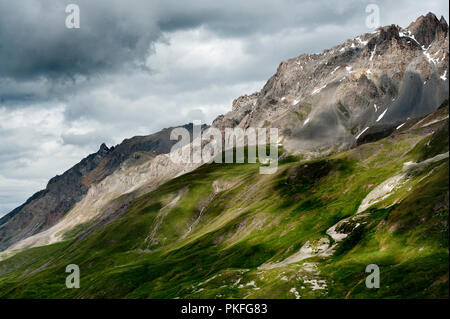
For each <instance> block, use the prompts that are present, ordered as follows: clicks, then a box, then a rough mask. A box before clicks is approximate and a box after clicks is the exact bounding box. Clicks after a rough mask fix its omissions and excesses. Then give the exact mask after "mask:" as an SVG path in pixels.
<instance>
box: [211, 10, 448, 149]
mask: <svg viewBox="0 0 450 319" xmlns="http://www.w3.org/2000/svg"><path fill="white" fill-rule="evenodd" d="M448 52H449V51H448V25H447V22H446V21H445V19H443V18H441V20H438V19H437V18H436V16H435V15H434V14H432V13H429V14H427V15H426V16H422V17H419V18H418V19H417V20H416V21H415V22H413V23H411V24H410V26H408V27H407V28H405V29H403V28H401V27H400V26H398V25H388V26H384V27H380V28H378V29H377V30H375V31H374V32H371V33H366V34H362V35H360V36H356V37H354V38H351V39H349V40H347V41H345V42H344V43H342V44H339V45H336V46H334V47H332V48H330V49H327V50H324V51H323V52H322V53H319V54H301V55H299V56H298V57H296V58H293V59H289V60H287V61H283V62H281V63H280V65H279V66H278V68H277V71H276V73H275V74H274V75H273V76H272V77H271V78H270V79H269V81H268V82H267V83H266V84H265V86H264V87H263V89H262V90H261V91H260V92H258V93H255V94H253V95H251V96H244V97H242V98H239V99H236V100H235V102H233V108H232V111H231V112H229V113H227V114H225V115H222V116H220V117H218V118H217V119H216V120H215V121H214V122H213V126H216V127H219V128H223V127H227V126H230V125H232V126H241V127H248V126H254V127H261V126H264V127H278V128H279V129H280V131H281V132H282V137H281V141H282V142H283V143H284V145H285V147H287V148H288V149H289V150H290V151H292V152H301V153H305V152H306V151H311V152H312V153H311V154H316V153H317V152H323V151H324V150H329V151H332V150H334V149H344V148H348V147H351V146H353V145H355V144H357V143H358V138H360V137H363V135H361V133H362V132H363V131H364V134H370V133H371V132H372V131H373V130H378V129H377V126H380V125H382V126H384V127H386V126H390V127H393V126H395V125H399V124H401V123H403V122H404V121H405V120H406V119H407V118H412V117H417V116H421V115H424V114H427V113H429V112H432V111H433V110H435V109H436V108H437V107H438V106H439V105H440V104H441V103H442V102H443V101H444V100H445V99H446V98H447V96H448V79H447V76H448V60H449V55H448Z"/></svg>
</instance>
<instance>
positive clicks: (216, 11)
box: [0, 0, 449, 216]
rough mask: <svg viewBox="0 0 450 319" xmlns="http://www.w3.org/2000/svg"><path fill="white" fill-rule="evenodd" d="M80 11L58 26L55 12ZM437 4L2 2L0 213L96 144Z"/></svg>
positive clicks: (174, 120)
mask: <svg viewBox="0 0 450 319" xmlns="http://www.w3.org/2000/svg"><path fill="white" fill-rule="evenodd" d="M69 3H76V4H78V5H79V7H80V11H81V12H80V15H81V28H80V29H67V28H66V27H65V20H66V16H67V14H66V13H65V7H66V5H67V4H69ZM369 3H376V4H378V5H379V8H380V18H381V25H387V24H392V23H395V24H398V25H400V26H402V27H406V26H407V25H409V23H410V22H412V21H413V20H415V19H416V18H417V17H418V16H420V15H423V14H426V13H427V12H429V11H432V12H434V13H435V14H436V15H437V16H438V18H439V17H440V16H441V15H444V17H445V18H446V20H447V21H448V10H449V8H448V3H447V1H444V0H442V1H440V0H429V1H401V0H399V1H362V0H360V1H356V0H355V1H351V0H349V1H322V0H312V1H293V0H284V1H274V0H267V1H250V0H246V1H243V0H237V1H210V0H208V1H206V0H205V1H195V0H190V1H167V0H164V1H162V0H161V1H155V0H151V1H145V0H142V1H130V0H127V1H125V0H124V1H119V0H116V1H114V0H95V1H93V0H71V1H60V0H52V1H50V0H22V1H10V0H0V216H1V215H3V214H5V213H7V212H9V211H10V210H12V209H13V208H15V207H16V206H18V205H20V204H21V203H23V202H24V201H25V200H26V199H27V198H28V197H29V196H31V195H32V194H33V193H34V192H36V191H38V190H40V189H43V188H45V186H46V183H47V181H48V179H50V178H51V177H53V176H55V175H56V174H61V173H63V172H64V171H65V170H67V169H68V168H70V167H71V166H72V165H74V164H76V163H77V162H79V161H80V160H81V158H83V157H85V156H86V155H88V154H89V153H92V152H95V151H97V150H98V148H99V145H100V144H101V143H102V142H106V143H107V145H108V146H111V145H115V144H118V143H120V142H121V141H122V140H123V139H124V138H127V137H131V136H134V135H144V134H150V133H152V132H156V131H158V130H160V129H162V128H164V127H168V126H173V125H180V124H184V123H188V122H191V121H193V120H196V119H201V120H203V121H205V122H207V123H211V121H212V120H213V119H214V118H215V117H216V116H217V115H219V114H223V113H225V112H227V111H229V110H230V109H231V102H232V100H233V99H234V98H236V97H238V96H240V95H243V94H250V93H253V92H255V91H259V90H260V89H261V88H262V86H263V85H264V83H265V81H267V80H268V78H269V77H270V76H271V75H272V74H273V73H274V72H275V71H276V68H277V66H278V64H279V63H280V62H281V61H283V60H286V59H288V58H292V57H295V56H298V55H300V54H302V53H314V52H320V51H322V50H323V49H326V48H329V47H331V46H333V45H336V44H339V43H340V42H342V41H344V40H346V39H348V38H351V37H354V36H356V35H358V34H361V33H365V32H369V31H373V30H371V29H369V28H368V27H367V26H366V25H365V19H366V16H367V14H366V12H365V8H366V6H367V5H368V4H369Z"/></svg>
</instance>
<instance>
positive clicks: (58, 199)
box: [0, 124, 192, 250]
mask: <svg viewBox="0 0 450 319" xmlns="http://www.w3.org/2000/svg"><path fill="white" fill-rule="evenodd" d="M184 127H185V128H187V129H188V130H189V131H192V124H187V125H185V126H184ZM171 130H172V128H167V129H164V130H162V131H160V132H158V133H156V134H152V135H149V136H136V137H133V138H131V139H126V140H124V141H123V142H122V143H121V144H119V145H117V146H116V147H111V148H108V147H107V146H106V145H105V144H102V145H101V146H100V149H99V150H98V151H97V152H96V153H94V154H91V155H89V156H88V157H86V158H84V159H83V160H82V161H81V162H80V163H78V164H76V165H75V166H73V167H72V168H71V169H69V170H68V171H66V172H65V173H64V174H62V175H60V176H56V177H54V178H52V179H51V180H50V181H49V182H48V185H47V187H46V189H45V190H42V191H39V192H37V193H36V194H34V195H33V196H32V197H30V198H29V199H28V200H27V202H26V203H24V204H23V205H21V206H19V207H18V208H16V209H14V210H13V211H12V212H10V213H9V214H7V215H6V216H4V217H3V218H1V219H0V250H3V249H5V248H7V247H9V246H10V245H12V244H14V243H16V242H18V241H20V240H22V239H24V238H26V237H29V236H32V235H34V234H36V233H39V232H42V231H45V230H46V229H48V228H50V227H51V226H53V225H55V224H56V223H57V222H58V221H59V220H61V218H63V217H64V216H65V214H66V213H67V212H69V211H70V209H72V208H73V207H74V205H75V204H76V203H77V202H79V201H80V200H81V199H82V198H83V197H84V196H85V195H86V194H87V193H88V191H89V189H90V188H91V187H92V185H96V184H98V183H100V182H101V181H102V180H104V179H105V178H106V177H108V176H110V175H111V174H112V173H113V172H115V171H116V170H118V169H119V168H120V166H121V165H122V164H123V163H124V162H125V161H127V160H128V162H130V164H129V165H137V164H139V163H142V162H146V161H149V160H150V159H152V158H154V157H155V156H156V155H158V154H164V153H168V152H169V151H170V149H171V147H172V145H173V144H175V143H176V141H171V140H170V132H171Z"/></svg>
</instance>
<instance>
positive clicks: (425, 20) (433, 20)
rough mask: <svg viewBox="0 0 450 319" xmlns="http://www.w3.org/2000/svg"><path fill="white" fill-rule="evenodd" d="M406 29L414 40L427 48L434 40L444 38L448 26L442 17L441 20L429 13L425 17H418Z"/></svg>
mask: <svg viewBox="0 0 450 319" xmlns="http://www.w3.org/2000/svg"><path fill="white" fill-rule="evenodd" d="M406 29H408V30H409V31H411V33H412V34H413V35H414V37H415V38H416V40H417V41H418V42H419V43H421V44H422V45H425V46H429V45H430V44H431V43H432V42H433V41H434V40H435V39H437V38H439V37H442V36H443V37H444V38H445V35H446V34H447V32H448V24H447V21H445V18H444V17H443V16H442V17H441V20H438V18H437V17H436V16H435V15H434V14H433V13H431V12H429V13H428V14H427V15H425V16H420V17H419V18H417V20H416V21H414V22H413V23H411V24H410V25H409V26H408V27H407V28H406Z"/></svg>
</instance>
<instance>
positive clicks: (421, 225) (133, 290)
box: [0, 108, 449, 298]
mask: <svg viewBox="0 0 450 319" xmlns="http://www.w3.org/2000/svg"><path fill="white" fill-rule="evenodd" d="M439 112H440V113H443V112H444V113H445V112H447V114H448V108H446V109H444V110H442V109H441V110H440V111H439ZM438 126H441V127H442V122H441V123H440V124H439V123H438V124H435V125H434V126H432V127H438ZM427 129H428V131H430V130H431V129H430V128H429V127H428V128H427ZM445 133H446V134H447V135H445ZM445 136H447V140H445V138H446V137H445ZM446 151H448V120H447V121H446V125H444V126H443V127H442V128H441V129H440V130H438V131H437V132H436V133H434V135H431V136H430V135H427V134H426V132H425V129H416V130H412V129H409V130H403V132H401V133H396V134H394V135H392V136H390V137H388V138H385V139H383V140H380V141H378V142H374V143H370V144H364V145H361V146H359V147H358V148H356V149H354V150H350V151H347V152H344V153H340V154H337V155H334V156H331V157H329V158H326V159H322V160H315V161H313V162H304V161H300V160H298V159H296V158H293V157H289V158H287V159H286V160H284V162H282V163H280V166H279V170H278V172H277V174H275V175H260V174H259V166H258V165H256V164H209V165H204V166H202V167H200V168H199V169H197V170H195V171H194V172H191V173H189V174H186V175H184V176H181V177H178V178H176V179H174V180H172V181H170V182H168V183H166V184H164V185H163V186H161V187H159V188H158V189H157V190H155V191H153V192H151V193H149V194H146V195H144V196H142V197H140V198H138V199H137V200H135V201H134V202H133V203H132V204H131V206H130V207H129V208H128V210H127V212H126V213H125V214H123V215H121V216H120V217H119V218H117V219H116V220H114V221H113V222H111V223H110V224H109V225H107V226H105V227H103V228H100V229H98V230H97V231H95V232H93V233H92V234H91V235H90V236H88V237H87V238H84V239H79V240H78V239H76V238H72V239H68V240H66V241H65V242H63V243H59V244H56V245H50V246H45V247H38V248H32V249H28V250H25V251H23V252H21V253H19V254H17V255H15V256H13V257H11V258H8V259H6V260H4V261H2V262H0V297H7V298H17V297H19V298H60V297H71V298H81V297H84V298H123V297H129V298H243V297H247V298H295V293H294V290H292V289H293V288H295V290H296V291H297V292H298V293H299V294H300V296H301V297H302V298H380V297H383V298H399V297H402V298H407V297H448V293H449V291H448V271H449V265H448V236H449V232H448V189H449V188H448V176H449V171H448V158H447V159H444V160H441V161H439V162H436V163H433V164H432V165H430V166H429V167H427V169H426V170H425V171H422V172H419V173H417V174H416V175H414V176H411V178H410V179H409V180H408V182H407V183H405V184H404V185H402V186H401V187H400V188H399V189H398V190H396V191H395V192H394V193H393V194H392V195H391V196H389V197H387V198H386V199H385V200H383V201H381V202H379V203H377V204H375V205H373V206H372V207H371V208H369V212H370V213H369V214H367V215H366V216H365V217H363V218H362V219H361V222H360V224H361V225H360V227H359V228H357V229H355V230H354V231H353V232H352V233H351V234H350V235H349V236H348V237H347V238H346V239H345V240H344V241H343V242H341V243H339V245H338V246H337V249H336V252H335V253H334V254H333V255H332V256H329V257H312V258H309V259H306V260H302V261H300V262H297V263H292V264H287V265H285V266H281V267H277V268H274V269H269V270H262V269H258V266H260V265H262V264H264V263H267V262H272V263H273V262H279V261H282V260H284V259H285V258H287V257H289V256H291V255H292V254H294V253H296V252H297V251H298V250H299V249H300V247H301V246H302V245H304V244H305V242H307V241H310V242H311V243H314V242H315V241H317V240H319V239H320V238H324V237H326V238H329V240H330V241H331V242H332V239H331V237H329V236H328V235H327V234H326V233H325V232H326V230H327V229H328V228H330V227H331V226H332V225H334V224H336V223H337V222H338V221H340V220H342V219H344V218H347V217H350V216H352V215H354V214H355V213H356V210H357V208H358V206H359V204H360V203H361V201H362V200H363V198H364V197H365V196H366V195H367V194H368V193H369V192H370V191H371V190H372V189H373V188H374V187H376V186H377V185H378V184H380V183H381V182H383V181H385V180H386V179H388V178H389V177H392V176H394V175H396V174H399V173H400V172H401V171H402V167H403V163H405V162H407V161H421V160H424V159H426V158H430V157H432V156H434V155H436V154H440V153H444V152H446ZM430 172H431V173H430ZM429 173H430V174H429ZM214 182H215V183H216V184H218V185H219V186H221V187H224V188H226V190H224V191H221V192H218V193H217V194H215V193H214V186H213V183H214ZM177 195H180V199H179V200H178V201H177V202H176V203H175V204H174V206H173V207H171V205H170V203H171V202H172V203H174V202H175V201H174V199H175V198H176V196H177ZM158 214H159V217H158V218H157V215H158ZM200 214H202V216H201V218H200V219H199V220H198V223H197V224H195V223H196V221H197V218H198V216H199V215H200ZM161 216H164V218H163V219H162V222H161V223H160V226H159V227H158V229H157V231H156V232H155V237H154V239H156V238H157V239H158V240H154V241H153V243H154V244H151V243H150V242H149V240H147V241H146V238H148V236H149V233H151V231H152V229H154V227H155V225H156V224H157V221H158V220H159V219H160V218H161ZM193 224H194V226H195V227H193V229H192V231H191V232H189V233H188V234H187V235H186V232H187V231H188V229H189V226H191V225H193ZM71 263H75V264H78V265H79V266H80V269H81V288H80V289H66V287H65V277H66V275H67V274H66V273H65V272H64V270H65V267H66V265H67V264H71ZM371 263H375V264H377V265H379V266H380V269H381V288H380V289H367V288H366V287H365V283H364V280H365V277H366V275H367V274H366V273H365V272H364V270H365V267H366V265H368V264H371ZM314 280H316V282H315V281H314ZM317 288H323V289H317Z"/></svg>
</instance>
